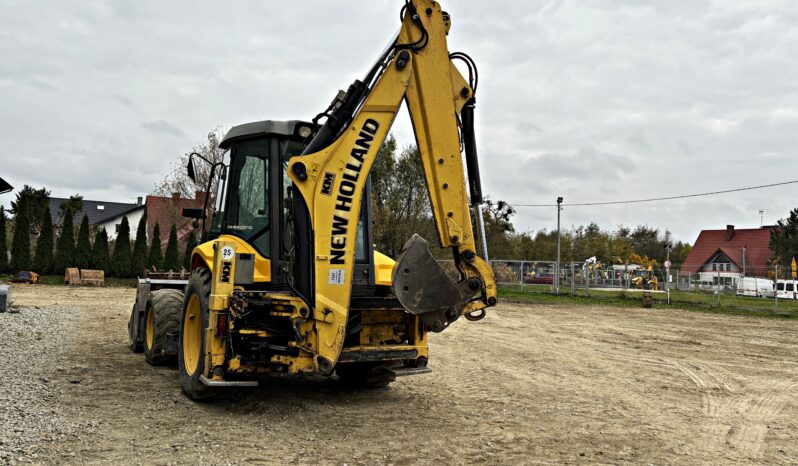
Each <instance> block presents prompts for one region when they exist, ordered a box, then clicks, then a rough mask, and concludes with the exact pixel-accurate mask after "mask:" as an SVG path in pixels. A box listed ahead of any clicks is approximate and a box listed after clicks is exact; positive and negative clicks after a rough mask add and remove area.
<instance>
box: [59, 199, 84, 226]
mask: <svg viewBox="0 0 798 466" xmlns="http://www.w3.org/2000/svg"><path fill="white" fill-rule="evenodd" d="M82 210H83V196H81V195H80V194H73V195H71V196H69V199H67V200H66V201H64V202H62V203H61V204H60V205H59V206H58V222H59V223H60V222H61V221H62V219H63V218H64V216H65V215H66V212H67V211H70V212H72V215H75V214H77V213H79V212H80V211H82Z"/></svg>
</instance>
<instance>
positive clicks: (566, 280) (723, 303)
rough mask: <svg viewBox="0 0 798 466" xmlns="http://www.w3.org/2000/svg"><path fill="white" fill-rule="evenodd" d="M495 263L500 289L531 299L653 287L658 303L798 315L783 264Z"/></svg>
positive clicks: (633, 294)
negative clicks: (741, 267)
mask: <svg viewBox="0 0 798 466" xmlns="http://www.w3.org/2000/svg"><path fill="white" fill-rule="evenodd" d="M440 263H441V265H442V266H443V267H444V269H445V270H446V271H447V273H449V274H450V275H451V276H452V278H455V279H456V278H457V277H458V272H457V270H456V268H455V266H454V263H453V262H452V261H451V260H442V261H440ZM491 265H492V266H493V271H494V273H495V276H496V282H497V283H498V284H499V285H500V286H501V287H503V288H504V289H505V290H511V291H512V292H514V293H517V292H522V293H524V294H528V295H529V296H530V297H531V298H534V297H535V296H536V295H537V296H538V297H542V296H543V295H546V294H563V295H570V296H582V297H585V296H589V297H590V298H591V299H598V300H601V299H607V300H617V299H638V298H639V296H640V294H639V293H638V292H642V291H651V294H652V295H653V296H654V300H655V302H661V303H665V304H675V305H679V304H685V305H690V306H700V307H708V308H711V307H724V308H732V309H738V310H741V311H753V312H770V313H773V312H776V313H778V314H780V315H782V314H784V313H786V315H790V316H792V315H796V316H798V277H793V276H792V275H793V274H792V271H791V270H789V269H786V270H785V269H784V267H781V266H775V267H771V268H769V269H767V270H746V273H745V274H743V273H742V272H741V271H737V270H727V269H726V268H725V267H719V270H706V271H699V272H698V273H687V272H683V271H681V270H680V269H679V268H678V267H672V268H670V269H669V270H667V271H666V270H665V269H664V268H655V269H654V270H652V271H651V272H650V273H649V272H648V271H647V270H645V269H642V268H640V267H638V266H635V265H615V266H605V265H602V266H596V265H586V264H585V263H583V262H562V263H560V268H559V274H557V272H556V271H557V266H556V262H553V261H521V260H493V261H491ZM720 269H723V270H720ZM557 278H559V280H557ZM557 285H559V287H558V286H557Z"/></svg>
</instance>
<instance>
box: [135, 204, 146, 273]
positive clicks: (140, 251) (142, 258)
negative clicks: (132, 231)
mask: <svg viewBox="0 0 798 466" xmlns="http://www.w3.org/2000/svg"><path fill="white" fill-rule="evenodd" d="M146 269H147V216H146V215H142V216H141V220H139V226H138V228H136V242H135V243H134V244H133V273H134V274H135V275H138V274H140V273H143V272H144V271H145V270H146Z"/></svg>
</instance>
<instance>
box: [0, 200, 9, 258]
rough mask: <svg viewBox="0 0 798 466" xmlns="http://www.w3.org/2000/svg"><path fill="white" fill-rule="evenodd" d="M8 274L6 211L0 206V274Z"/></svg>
mask: <svg viewBox="0 0 798 466" xmlns="http://www.w3.org/2000/svg"><path fill="white" fill-rule="evenodd" d="M6 272H8V244H7V242H6V211H5V209H4V208H3V206H1V205H0V273H6Z"/></svg>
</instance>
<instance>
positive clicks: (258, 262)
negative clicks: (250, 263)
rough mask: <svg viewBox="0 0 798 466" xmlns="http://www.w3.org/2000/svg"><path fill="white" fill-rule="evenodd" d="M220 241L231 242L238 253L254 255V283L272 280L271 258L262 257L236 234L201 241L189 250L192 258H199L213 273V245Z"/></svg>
mask: <svg viewBox="0 0 798 466" xmlns="http://www.w3.org/2000/svg"><path fill="white" fill-rule="evenodd" d="M220 241H224V242H227V243H233V244H234V245H235V249H236V252H238V253H239V254H254V255H255V273H254V281H255V283H264V282H270V281H271V280H272V268H271V267H272V266H271V260H269V259H268V258H266V257H263V256H262V255H261V254H260V253H259V252H258V251H257V250H256V249H255V248H254V247H252V245H251V244H249V243H247V242H246V241H244V240H243V239H241V238H239V237H238V236H234V235H220V236H219V238H217V239H215V240H213V241H206V242H205V243H202V244H200V245H198V246H197V247H195V248H194V250H193V251H192V252H191V255H192V257H193V258H194V259H196V258H200V259H201V260H202V261H203V262H204V263H205V266H206V267H208V269H209V270H210V271H211V273H213V268H214V261H213V248H214V245H215V244H216V243H217V242H220ZM193 262H194V261H193V260H192V263H193Z"/></svg>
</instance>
